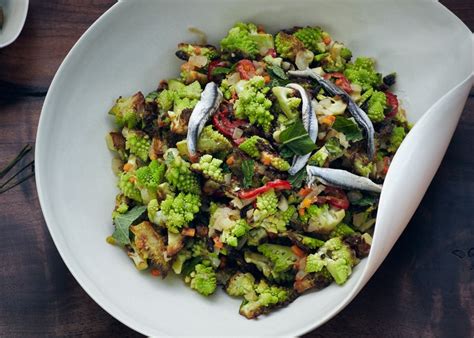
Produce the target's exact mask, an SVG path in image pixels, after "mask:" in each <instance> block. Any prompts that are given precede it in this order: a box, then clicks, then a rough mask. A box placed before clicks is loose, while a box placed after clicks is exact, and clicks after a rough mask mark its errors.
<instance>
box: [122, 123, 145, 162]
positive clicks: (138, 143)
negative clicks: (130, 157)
mask: <svg viewBox="0 0 474 338" xmlns="http://www.w3.org/2000/svg"><path fill="white" fill-rule="evenodd" d="M122 133H123V135H124V137H125V140H126V141H125V149H127V150H129V151H130V153H132V154H134V155H137V157H139V158H140V159H141V160H142V161H147V160H148V152H149V151H150V146H151V140H150V137H149V136H148V135H147V134H145V133H144V132H142V131H140V130H133V129H126V128H124V129H123V130H122Z"/></svg>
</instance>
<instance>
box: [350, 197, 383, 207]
mask: <svg viewBox="0 0 474 338" xmlns="http://www.w3.org/2000/svg"><path fill="white" fill-rule="evenodd" d="M376 202H377V198H376V197H374V196H370V195H366V196H364V197H362V198H360V199H358V200H355V201H351V204H352V205H358V206H361V207H366V206H369V205H373V204H374V203H376Z"/></svg>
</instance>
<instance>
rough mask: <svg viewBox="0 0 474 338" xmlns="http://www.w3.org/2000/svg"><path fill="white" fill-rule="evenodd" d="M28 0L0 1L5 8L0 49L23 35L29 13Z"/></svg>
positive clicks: (0, 35)
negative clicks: (22, 31)
mask: <svg viewBox="0 0 474 338" xmlns="http://www.w3.org/2000/svg"><path fill="white" fill-rule="evenodd" d="M28 2H29V1H28V0H0V7H2V8H3V17H4V20H3V28H2V29H0V48H2V47H6V46H8V45H9V44H11V43H12V42H13V41H15V40H16V39H17V38H18V36H19V35H20V33H21V30H22V29H23V26H24V24H25V20H26V14H27V13H28Z"/></svg>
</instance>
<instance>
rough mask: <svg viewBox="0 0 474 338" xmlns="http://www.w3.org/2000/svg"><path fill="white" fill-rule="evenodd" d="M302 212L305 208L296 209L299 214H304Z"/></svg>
mask: <svg viewBox="0 0 474 338" xmlns="http://www.w3.org/2000/svg"><path fill="white" fill-rule="evenodd" d="M304 213H305V208H299V209H298V214H299V215H300V216H304Z"/></svg>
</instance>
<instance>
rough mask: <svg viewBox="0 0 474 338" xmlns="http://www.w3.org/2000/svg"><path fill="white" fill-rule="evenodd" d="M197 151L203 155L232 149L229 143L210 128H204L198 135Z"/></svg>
mask: <svg viewBox="0 0 474 338" xmlns="http://www.w3.org/2000/svg"><path fill="white" fill-rule="evenodd" d="M197 149H198V151H200V152H203V153H211V154H214V153H218V152H221V151H228V150H231V149H232V144H231V143H230V141H229V140H228V139H227V138H226V137H225V136H224V135H222V134H221V133H219V132H218V131H217V130H214V129H213V127H212V126H207V127H204V129H203V130H202V132H201V135H199V140H198V144H197Z"/></svg>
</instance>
